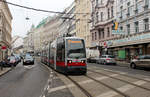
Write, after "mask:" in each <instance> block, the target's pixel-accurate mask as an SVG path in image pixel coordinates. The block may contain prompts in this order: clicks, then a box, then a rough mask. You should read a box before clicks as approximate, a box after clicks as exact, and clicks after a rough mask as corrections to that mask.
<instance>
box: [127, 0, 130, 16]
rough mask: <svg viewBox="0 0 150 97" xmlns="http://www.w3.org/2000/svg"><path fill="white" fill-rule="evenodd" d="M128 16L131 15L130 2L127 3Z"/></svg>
mask: <svg viewBox="0 0 150 97" xmlns="http://www.w3.org/2000/svg"><path fill="white" fill-rule="evenodd" d="M127 6H128V8H127V16H128V17H129V16H130V2H128V3H127Z"/></svg>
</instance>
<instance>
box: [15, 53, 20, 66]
mask: <svg viewBox="0 0 150 97" xmlns="http://www.w3.org/2000/svg"><path fill="white" fill-rule="evenodd" d="M15 59H16V63H17V64H18V63H19V62H21V58H20V56H18V55H15Z"/></svg>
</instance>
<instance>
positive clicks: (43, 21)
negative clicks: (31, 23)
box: [35, 17, 49, 28]
mask: <svg viewBox="0 0 150 97" xmlns="http://www.w3.org/2000/svg"><path fill="white" fill-rule="evenodd" d="M48 19H49V17H47V18H45V19H43V20H42V21H41V22H40V23H39V24H38V25H37V26H36V27H35V28H40V27H41V26H43V25H45V24H46V22H47V20H48Z"/></svg>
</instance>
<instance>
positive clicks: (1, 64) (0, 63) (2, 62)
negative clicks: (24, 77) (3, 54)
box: [0, 60, 5, 70]
mask: <svg viewBox="0 0 150 97" xmlns="http://www.w3.org/2000/svg"><path fill="white" fill-rule="evenodd" d="M4 64H5V62H4V60H2V61H1V62H0V66H1V70H3V67H4Z"/></svg>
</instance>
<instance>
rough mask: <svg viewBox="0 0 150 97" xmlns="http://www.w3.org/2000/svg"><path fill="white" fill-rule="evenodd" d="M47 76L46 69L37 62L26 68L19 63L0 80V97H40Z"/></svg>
mask: <svg viewBox="0 0 150 97" xmlns="http://www.w3.org/2000/svg"><path fill="white" fill-rule="evenodd" d="M49 75H50V74H49V71H48V69H47V68H45V67H44V66H42V65H41V64H37V62H35V65H34V66H26V67H24V66H23V65H22V63H20V64H18V66H17V67H16V68H15V69H13V70H12V71H10V72H8V73H7V74H5V75H4V76H2V77H1V78H0V97H40V96H41V95H42V94H43V93H44V88H45V86H46V84H47V82H48V79H49Z"/></svg>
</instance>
